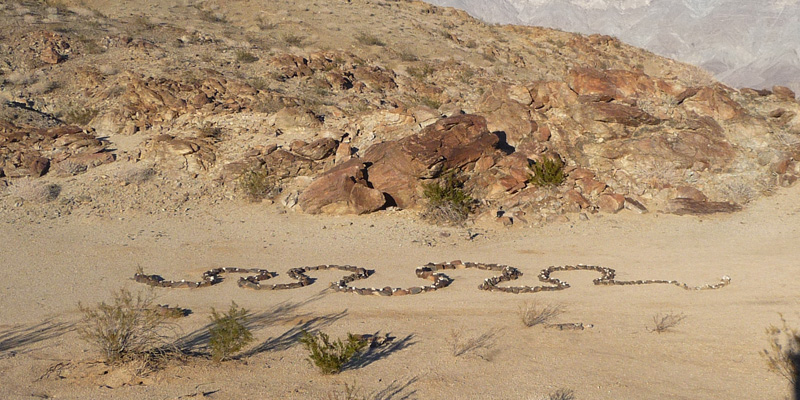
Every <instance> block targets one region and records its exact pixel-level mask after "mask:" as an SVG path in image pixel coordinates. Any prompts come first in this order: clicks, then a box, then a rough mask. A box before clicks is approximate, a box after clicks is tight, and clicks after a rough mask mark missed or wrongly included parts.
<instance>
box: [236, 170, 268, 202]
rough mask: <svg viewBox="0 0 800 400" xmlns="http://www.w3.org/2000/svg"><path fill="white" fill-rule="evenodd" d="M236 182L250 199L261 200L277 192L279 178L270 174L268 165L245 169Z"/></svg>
mask: <svg viewBox="0 0 800 400" xmlns="http://www.w3.org/2000/svg"><path fill="white" fill-rule="evenodd" d="M236 184H237V186H238V188H239V190H241V191H242V192H243V193H244V194H245V195H247V198H248V199H250V201H261V200H263V199H265V198H268V197H271V196H273V195H274V194H275V191H276V190H277V189H278V187H277V178H276V177H275V176H273V175H272V174H270V172H269V170H268V169H267V168H266V167H257V168H253V169H251V170H248V171H245V172H244V173H243V174H242V175H240V176H239V179H237V180H236Z"/></svg>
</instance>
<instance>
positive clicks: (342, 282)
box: [134, 260, 731, 296]
mask: <svg viewBox="0 0 800 400" xmlns="http://www.w3.org/2000/svg"><path fill="white" fill-rule="evenodd" d="M467 268H475V269H480V270H485V271H494V272H499V273H500V275H497V276H493V277H491V278H487V279H486V280H484V281H483V283H481V284H480V285H479V286H478V289H480V290H486V291H491V292H503V293H515V294H518V293H537V292H542V291H557V290H564V289H567V288H569V287H570V285H569V283H567V282H564V281H561V280H560V279H558V278H553V277H551V276H550V275H551V274H552V273H553V272H557V271H596V272H599V273H600V274H601V277H600V278H597V279H595V280H594V281H593V282H594V284H595V285H645V284H671V285H675V286H678V287H681V288H683V289H686V290H707V289H719V288H721V287H724V286H726V285H728V284H729V283H730V281H731V278H730V277H728V276H723V277H722V280H721V281H720V282H719V283H717V284H709V285H704V286H695V287H692V286H689V285H687V284H685V283H681V282H678V281H674V280H657V279H651V280H637V281H618V280H615V279H614V277H615V276H616V271H615V270H613V269H611V268H606V267H598V266H594V265H583V264H578V265H574V266H572V265H566V266H559V267H555V266H551V267H549V268H547V269H544V270H542V272H541V273H540V274H539V276H538V277H539V280H540V281H542V282H546V283H549V284H551V285H552V286H499V285H500V284H501V283H503V282H508V281H512V280H516V279H519V277H520V276H522V271H520V270H519V269H517V268H514V267H510V266H508V265H501V264H486V263H471V262H461V261H460V260H455V261H451V262H446V263H438V264H434V263H428V264H426V265H425V266H422V267H419V268H417V269H416V271H415V273H416V276H417V277H418V278H420V279H425V280H429V281H431V282H432V283H431V284H430V285H423V286H413V287H410V288H406V289H404V288H393V287H391V286H386V287H383V288H356V287H352V286H349V284H350V283H352V282H354V281H357V280H361V279H366V278H369V277H370V276H371V275H372V274H373V273H374V271H372V270H368V269H365V268H361V267H355V266H352V265H318V266H312V267H302V268H292V269H290V270H289V271H287V275H288V276H289V277H290V278H292V279H295V280H297V282H292V283H280V284H273V285H265V284H262V283H261V282H262V281H265V280H267V279H270V278H273V277H275V276H277V274H275V273H274V272H270V271H267V270H265V269H256V268H253V269H247V268H235V267H222V268H214V269H211V270H208V271H206V272H204V273H203V280H202V281H199V282H193V281H186V280H180V281H171V280H166V279H164V278H162V277H161V276H159V275H147V274H144V273H137V274H135V275H134V280H135V281H136V282H140V283H145V284H148V285H150V286H156V287H169V288H198V287H207V286H211V285H214V284H217V283H219V282H222V278H221V277H220V275H221V274H224V273H244V274H254V275H251V276H247V277H241V278H239V281H238V285H239V287H242V288H248V289H255V290H282V289H296V288H300V287H304V286H308V285H311V284H312V283H314V279H312V278H311V277H309V276H308V275H307V274H306V273H307V272H310V271H324V270H330V269H337V270H340V271H346V272H351V274H350V275H347V276H344V277H342V278H341V279H339V280H338V281H336V282H333V283H331V288H332V289H333V290H334V291H336V292H349V293H356V294H359V295H379V296H404V295H409V294H420V293H425V292H432V291H435V290H439V289H441V288H445V287H447V286H450V284H451V283H453V279H452V278H450V277H449V276H447V275H446V274H445V273H443V272H441V271H446V270H455V269H467Z"/></svg>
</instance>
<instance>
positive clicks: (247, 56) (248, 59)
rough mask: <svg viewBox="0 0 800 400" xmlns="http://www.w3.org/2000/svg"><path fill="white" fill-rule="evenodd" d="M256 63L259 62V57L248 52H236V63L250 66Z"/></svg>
mask: <svg viewBox="0 0 800 400" xmlns="http://www.w3.org/2000/svg"><path fill="white" fill-rule="evenodd" d="M256 61H258V57H256V56H255V55H253V53H250V52H248V51H246V50H236V62H239V63H245V64H249V63H253V62H256Z"/></svg>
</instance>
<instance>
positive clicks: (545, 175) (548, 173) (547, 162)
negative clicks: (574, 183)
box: [528, 157, 564, 186]
mask: <svg viewBox="0 0 800 400" xmlns="http://www.w3.org/2000/svg"><path fill="white" fill-rule="evenodd" d="M531 170H532V171H533V174H530V175H528V182H530V183H532V184H534V185H536V186H558V185H560V184H562V183H563V182H564V163H562V162H561V160H559V159H557V158H550V157H542V160H541V161H539V162H534V163H533V164H531Z"/></svg>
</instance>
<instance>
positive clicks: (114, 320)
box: [78, 289, 168, 363]
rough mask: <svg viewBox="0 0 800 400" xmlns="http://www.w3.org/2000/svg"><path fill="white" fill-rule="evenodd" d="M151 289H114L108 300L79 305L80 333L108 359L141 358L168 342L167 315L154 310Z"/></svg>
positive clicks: (112, 361)
mask: <svg viewBox="0 0 800 400" xmlns="http://www.w3.org/2000/svg"><path fill="white" fill-rule="evenodd" d="M153 300H154V296H153V294H152V292H149V293H147V294H142V293H138V294H137V295H136V296H134V295H133V294H131V292H130V291H128V290H126V289H120V290H119V291H118V292H116V293H114V295H113V300H112V301H111V303H110V304H107V303H106V302H101V303H100V304H98V305H97V306H96V307H84V306H83V305H80V304H79V305H78V307H79V309H80V310H81V312H82V313H83V320H82V321H81V324H80V326H79V328H78V334H79V335H80V337H81V338H82V339H83V340H85V341H87V342H89V344H91V345H92V346H94V347H96V348H97V349H98V350H99V351H100V353H101V354H102V357H103V359H104V360H105V361H106V362H109V363H115V362H120V361H128V360H131V359H136V358H140V359H141V358H143V356H145V355H146V354H148V353H152V352H153V351H155V350H157V349H158V348H160V347H162V346H164V345H165V344H168V340H167V335H165V334H164V332H165V331H166V329H165V328H166V319H167V317H166V316H164V315H163V314H162V313H159V312H157V311H156V309H155V306H154V303H153Z"/></svg>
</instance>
